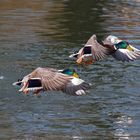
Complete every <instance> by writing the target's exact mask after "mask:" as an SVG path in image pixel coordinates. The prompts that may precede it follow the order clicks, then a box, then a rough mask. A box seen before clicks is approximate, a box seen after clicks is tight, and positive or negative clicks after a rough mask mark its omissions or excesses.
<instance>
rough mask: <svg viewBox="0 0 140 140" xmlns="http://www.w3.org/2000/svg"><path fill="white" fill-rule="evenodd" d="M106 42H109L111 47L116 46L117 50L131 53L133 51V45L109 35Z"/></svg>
mask: <svg viewBox="0 0 140 140" xmlns="http://www.w3.org/2000/svg"><path fill="white" fill-rule="evenodd" d="M106 41H109V42H110V43H111V44H110V45H114V46H115V48H116V49H128V50H129V51H133V46H132V45H130V44H129V43H128V42H126V41H124V40H122V39H120V38H118V37H116V36H113V35H109V36H108V37H107V38H106Z"/></svg>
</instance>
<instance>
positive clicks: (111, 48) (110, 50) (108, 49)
mask: <svg viewBox="0 0 140 140" xmlns="http://www.w3.org/2000/svg"><path fill="white" fill-rule="evenodd" d="M108 55H112V56H113V57H114V58H116V59H117V60H120V61H123V62H124V61H133V60H135V59H137V58H138V57H139V56H140V50H138V49H136V48H134V47H133V46H132V45H130V44H129V43H128V42H126V41H124V40H121V39H119V38H118V37H116V36H113V35H109V36H107V37H106V38H105V40H104V41H102V42H101V43H99V42H98V41H97V38H96V35H92V36H91V37H90V39H89V40H88V41H87V43H86V44H85V46H84V47H83V48H81V49H80V50H79V51H78V52H74V53H73V54H72V55H70V56H69V57H70V58H72V57H73V58H76V59H77V60H76V62H77V63H79V64H80V63H82V62H83V63H85V64H92V63H93V62H95V61H98V60H100V59H103V58H105V57H106V56H108Z"/></svg>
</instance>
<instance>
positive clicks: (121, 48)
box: [103, 35, 140, 62]
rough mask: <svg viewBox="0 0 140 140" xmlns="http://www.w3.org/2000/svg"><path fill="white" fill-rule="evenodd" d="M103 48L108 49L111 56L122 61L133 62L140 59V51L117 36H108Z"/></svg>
mask: <svg viewBox="0 0 140 140" xmlns="http://www.w3.org/2000/svg"><path fill="white" fill-rule="evenodd" d="M103 46H104V47H106V48H108V51H109V54H110V55H112V56H113V57H114V58H115V59H117V60H120V61H123V62H124V61H133V60H136V59H137V58H138V57H140V50H138V49H136V48H135V47H133V46H132V45H130V44H129V43H128V42H126V41H124V40H121V39H120V38H118V37H116V36H112V35H110V36H108V37H107V38H106V39H105V40H104V41H103Z"/></svg>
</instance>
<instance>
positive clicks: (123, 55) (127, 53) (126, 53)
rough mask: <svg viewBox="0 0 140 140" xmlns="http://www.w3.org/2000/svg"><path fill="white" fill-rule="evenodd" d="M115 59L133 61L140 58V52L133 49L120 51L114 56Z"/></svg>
mask: <svg viewBox="0 0 140 140" xmlns="http://www.w3.org/2000/svg"><path fill="white" fill-rule="evenodd" d="M131 47H132V46H131ZM112 56H113V57H114V58H116V59H117V60H120V61H123V62H124V61H127V62H129V61H133V60H136V59H137V58H138V57H140V50H138V49H136V48H134V47H133V50H128V49H118V50H116V51H115V53H113V54H112Z"/></svg>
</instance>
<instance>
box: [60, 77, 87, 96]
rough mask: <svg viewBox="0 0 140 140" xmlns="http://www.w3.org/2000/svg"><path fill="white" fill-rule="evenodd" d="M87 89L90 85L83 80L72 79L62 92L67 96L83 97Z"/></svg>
mask: <svg viewBox="0 0 140 140" xmlns="http://www.w3.org/2000/svg"><path fill="white" fill-rule="evenodd" d="M89 88H90V84H88V83H86V82H85V81H84V80H82V79H79V78H73V79H72V80H71V82H69V83H68V84H67V85H66V86H65V88H64V89H63V90H62V91H63V92H65V93H67V94H69V95H85V94H86V93H87V90H89Z"/></svg>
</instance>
